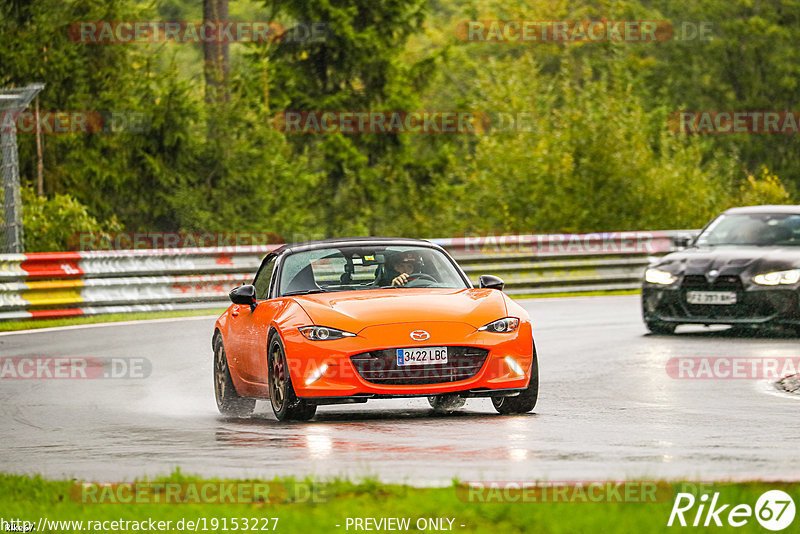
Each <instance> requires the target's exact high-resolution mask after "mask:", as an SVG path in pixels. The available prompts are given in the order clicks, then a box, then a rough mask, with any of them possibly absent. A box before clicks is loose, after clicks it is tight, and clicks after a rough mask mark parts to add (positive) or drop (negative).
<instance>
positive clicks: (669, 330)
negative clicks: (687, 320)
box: [645, 321, 678, 336]
mask: <svg viewBox="0 0 800 534" xmlns="http://www.w3.org/2000/svg"><path fill="white" fill-rule="evenodd" d="M645 325H646V326H647V329H648V330H650V332H652V333H653V334H660V335H665V336H667V335H670V334H674V333H675V328H676V327H677V326H678V325H676V324H674V323H664V322H662V321H647V322H646V323H645Z"/></svg>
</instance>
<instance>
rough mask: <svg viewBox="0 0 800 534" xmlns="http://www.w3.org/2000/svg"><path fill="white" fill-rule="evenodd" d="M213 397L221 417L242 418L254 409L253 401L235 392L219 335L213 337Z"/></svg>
mask: <svg viewBox="0 0 800 534" xmlns="http://www.w3.org/2000/svg"><path fill="white" fill-rule="evenodd" d="M214 396H215V397H216V399H217V409H218V410H219V413H221V414H223V415H234V416H237V417H244V416H247V415H250V414H251V413H253V409H254V408H255V407H256V400H255V399H249V398H247V397H242V396H241V395H239V393H237V392H236V388H235V387H234V386H233V379H231V370H230V368H229V367H228V356H227V355H226V354H225V346H224V345H223V344H222V337H221V336H219V335H217V336H215V337H214Z"/></svg>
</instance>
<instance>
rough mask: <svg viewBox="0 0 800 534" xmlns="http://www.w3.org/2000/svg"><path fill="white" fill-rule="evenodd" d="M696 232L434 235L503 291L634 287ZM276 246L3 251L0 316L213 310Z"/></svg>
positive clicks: (465, 264)
mask: <svg viewBox="0 0 800 534" xmlns="http://www.w3.org/2000/svg"><path fill="white" fill-rule="evenodd" d="M694 232H696V231H694V230H689V231H669V232H612V233H596V234H556V235H515V236H478V235H475V236H464V237H458V238H447V239H431V241H432V242H434V243H437V244H439V245H441V246H443V247H445V248H446V249H448V251H450V252H451V254H453V256H454V257H455V258H456V260H457V261H458V262H459V264H460V265H461V266H462V267H463V268H464V271H465V272H466V273H467V275H468V276H469V277H470V278H471V279H472V280H473V282H474V283H477V278H478V276H479V275H481V274H496V275H498V276H501V277H502V278H503V279H504V280H505V282H506V293H508V294H510V295H525V294H541V293H545V294H546V293H556V292H583V291H608V290H619V289H636V288H638V287H639V285H640V282H641V276H642V271H643V269H644V268H645V267H646V266H647V264H648V263H649V262H650V261H651V260H652V258H653V257H655V256H660V255H662V254H665V253H667V252H669V251H670V250H672V249H673V248H674V247H673V238H674V237H675V236H677V235H686V234H687V233H694ZM279 246H280V245H257V246H236V247H215V248H196V249H163V250H125V251H87V252H64V253H33V254H5V255H0V321H3V320H16V319H31V318H48V317H50V318H52V317H68V316H77V315H98V314H105V313H129V312H146V311H162V310H163V311H169V310H182V309H204V308H220V307H225V306H227V304H228V292H229V291H230V290H231V289H232V288H233V287H234V286H237V285H241V284H246V283H250V281H252V278H253V274H254V273H255V271H256V269H257V268H258V266H259V265H260V263H261V259H262V258H263V257H264V256H265V255H266V254H267V253H268V252H269V251H271V250H274V249H275V248H277V247H279Z"/></svg>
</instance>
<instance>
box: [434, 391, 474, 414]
mask: <svg viewBox="0 0 800 534" xmlns="http://www.w3.org/2000/svg"><path fill="white" fill-rule="evenodd" d="M428 403H430V405H431V408H433V411H434V412H436V413H450V412H454V411H456V410H458V409H459V408H461V407H462V406H464V404H466V403H467V399H465V398H464V397H462V396H461V395H432V396H430V397H428Z"/></svg>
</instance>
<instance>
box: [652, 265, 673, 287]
mask: <svg viewBox="0 0 800 534" xmlns="http://www.w3.org/2000/svg"><path fill="white" fill-rule="evenodd" d="M677 279H678V277H677V276H675V275H674V274H672V273H670V272H667V271H662V270H661V269H647V270H646V271H645V272H644V280H645V282H647V283H648V284H658V285H660V286H668V285H670V284H674V283H675V280H677Z"/></svg>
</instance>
